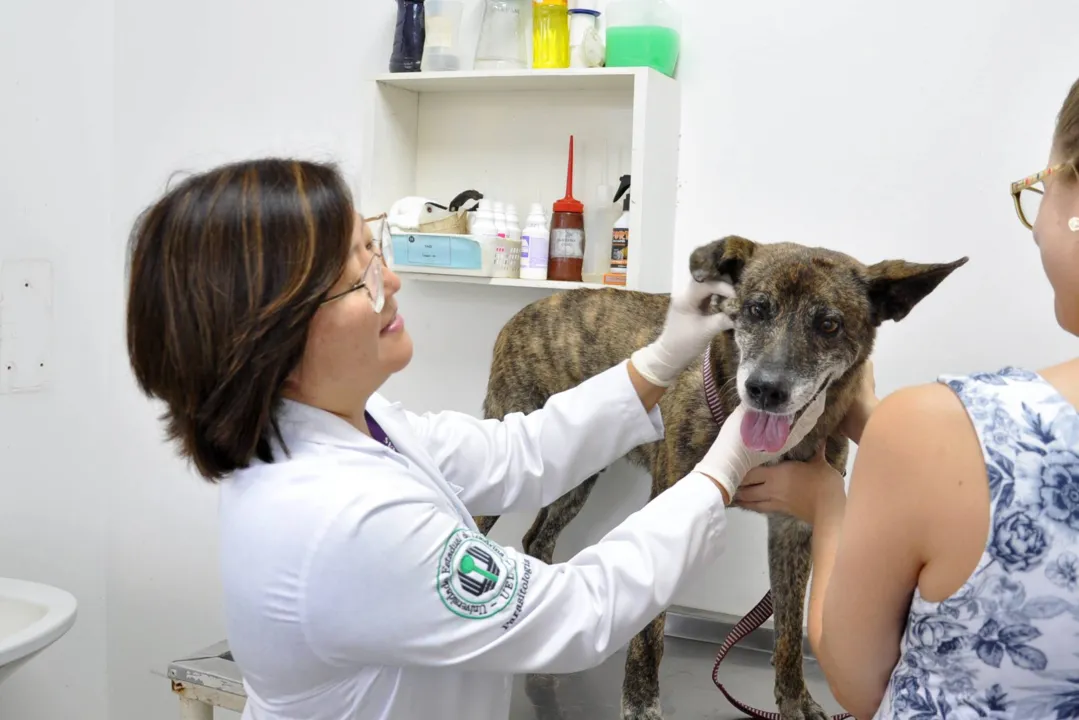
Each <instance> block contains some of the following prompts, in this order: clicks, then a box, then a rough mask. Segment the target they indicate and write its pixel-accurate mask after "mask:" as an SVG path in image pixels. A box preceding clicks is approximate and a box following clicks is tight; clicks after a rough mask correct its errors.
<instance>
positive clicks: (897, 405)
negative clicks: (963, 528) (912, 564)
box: [851, 383, 986, 523]
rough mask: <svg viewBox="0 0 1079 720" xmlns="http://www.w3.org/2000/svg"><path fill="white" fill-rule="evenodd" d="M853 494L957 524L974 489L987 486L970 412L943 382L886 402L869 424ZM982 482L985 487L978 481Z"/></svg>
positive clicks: (905, 391) (929, 519) (922, 517)
mask: <svg viewBox="0 0 1079 720" xmlns="http://www.w3.org/2000/svg"><path fill="white" fill-rule="evenodd" d="M855 462H856V465H855V471H854V473H853V475H852V478H851V492H852V493H853V492H854V491H855V483H859V484H861V486H862V488H861V491H862V492H871V493H873V494H875V495H884V496H887V498H888V501H889V502H894V503H896V507H897V509H898V508H900V507H902V508H905V509H906V510H908V511H909V512H912V513H915V514H917V515H919V516H920V517H919V518H911V519H920V520H924V521H926V522H929V523H932V522H934V521H943V520H945V519H947V520H948V521H955V519H956V518H954V517H952V516H947V513H948V512H950V510H949V508H955V507H962V506H964V505H965V504H966V501H967V500H969V499H970V498H965V496H966V495H967V494H969V493H970V492H971V489H972V488H974V492H978V490H977V488H978V487H979V486H985V482H984V479H985V473H986V470H985V462H984V460H983V456H982V448H981V443H980V442H979V440H978V436H977V433H976V432H975V430H974V426H973V424H972V423H971V421H970V418H969V416H968V415H967V411H966V409H965V408H964V407H963V404H962V402H961V401H960V400H959V398H958V396H956V394H955V393H954V392H953V391H952V389H951V388H949V387H948V386H946V385H944V384H942V383H930V384H925V385H917V386H913V387H909V388H904V389H902V390H899V391H897V392H895V393H893V394H891V395H889V396H887V397H885V398H884V399H883V400H882V401H881V403H880V405H879V406H878V407H877V409H876V410H875V411H874V413H873V414H872V415H871V416H870V418H869V422H868V423H867V424H866V427H865V432H864V433H863V435H862V444H861V445H860V446H859V447H858V455H857V457H856V461H855ZM979 480H981V482H979Z"/></svg>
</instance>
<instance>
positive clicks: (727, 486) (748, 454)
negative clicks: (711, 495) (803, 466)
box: [693, 390, 828, 499]
mask: <svg viewBox="0 0 1079 720" xmlns="http://www.w3.org/2000/svg"><path fill="white" fill-rule="evenodd" d="M827 394H828V392H827V390H824V391H822V392H821V393H820V394H819V395H817V397H816V399H814V400H813V401H812V402H811V403H809V405H807V406H806V408H805V410H804V411H803V412H802V416H801V417H800V418H798V422H796V423H795V424H794V427H792V428H791V433H790V436H789V437H788V438H787V442H786V443H784V445H783V447H782V448H781V449H780V450H778V451H777V452H761V451H756V450H750V449H749V448H748V447H746V444H745V442H743V441H742V418H744V417H745V413H746V410H745V406H744V405H739V406H738V407H737V408H736V409H735V411H734V412H733V413H731V416H730V417H729V418H727V420H726V422H724V423H723V426H722V427H721V428H720V429H719V435H718V436H717V437H716V439H715V442H713V443H712V447H710V448H709V449H708V452H707V453H705V455H704V457H703V458H702V459H701V461H700V462H699V463H697V465H696V467H694V468H693V471H694V472H698V473H702V474H704V475H707V476H708V477H710V478H712V479H713V480H715V481H716V482H718V483H719V484H720V485H722V486H723V489H724V490H726V491H727V497H728V498H732V499H733V498H734V493H735V492H737V490H738V486H739V485H741V484H742V480H743V479H744V478H745V476H746V474H747V473H748V472H749V471H750V470H752V469H753V468H755V467H757V466H758V465H763V464H764V463H766V462H769V461H770V460H775V459H776V458H779V457H781V456H782V455H783V454H784V453H786V452H788V451H789V450H790V449H791V448H793V447H794V446H795V445H797V444H798V443H800V442H802V440H803V439H804V438H805V436H806V435H808V434H809V431H810V430H812V429H813V427H814V426H815V425H816V424H817V420H818V419H820V416H821V413H822V412H824V400H825V397H826V396H827Z"/></svg>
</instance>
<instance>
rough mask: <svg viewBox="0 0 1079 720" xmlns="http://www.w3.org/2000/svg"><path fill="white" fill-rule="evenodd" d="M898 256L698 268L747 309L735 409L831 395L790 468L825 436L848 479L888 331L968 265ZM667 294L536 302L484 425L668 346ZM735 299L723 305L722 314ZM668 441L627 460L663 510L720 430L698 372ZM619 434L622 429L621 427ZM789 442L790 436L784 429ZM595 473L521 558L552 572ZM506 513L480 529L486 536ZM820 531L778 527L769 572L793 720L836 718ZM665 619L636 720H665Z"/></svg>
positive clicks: (764, 415) (725, 400)
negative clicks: (806, 625)
mask: <svg viewBox="0 0 1079 720" xmlns="http://www.w3.org/2000/svg"><path fill="white" fill-rule="evenodd" d="M966 261H967V258H965V257H964V258H961V259H960V260H957V261H955V262H952V263H948V264H931V265H923V264H916V263H909V262H905V261H902V260H888V261H884V262H880V263H877V264H876V265H871V266H868V267H867V266H866V265H863V264H862V263H860V262H859V261H857V260H855V259H854V258H852V257H850V256H848V255H845V254H843V253H839V252H834V251H831V250H827V249H822V248H810V247H805V246H801V245H796V244H791V243H779V244H758V243H755V242H752V241H750V240H747V239H745V238H742V237H737V236H729V237H725V238H723V239H720V240H717V241H714V242H712V243H709V244H707V245H705V246H702V247H699V248H697V249H696V250H694V252H693V253H692V254H691V256H690V263H689V265H690V271H691V273H692V274H693V276H694V278H696V279H697V280H709V279H720V278H725V279H728V280H730V281H732V282H733V284H734V287H735V291H736V294H735V297H733V298H729V299H722V298H718V297H714V298H713V300H712V301H711V309H712V310H713V311H715V310H718V309H720V308H722V310H723V311H724V312H726V313H728V314H729V315H730V317H731V318H732V319H733V321H734V329H733V330H732V331H729V332H725V333H723V334H722V335H720V336H718V337H716V338H715V339H714V340H713V341H712V343H711V346H710V348H709V350H708V352H710V353H711V360H712V368H713V372H714V373H715V381H716V387H717V388H719V389H720V393H719V394H720V396H721V401H722V404H723V410H724V412H725V413H728V414H729V413H730V412H731V411H732V410H733V409H734V408H735V407H736V406H737V405H738V403H739V402H744V403H746V404H747V408H748V409H751V410H752V411H754V412H755V413H757V414H758V415H757V417H758V418H759V421H760V422H775V421H776V420H777V417H778V416H787V417H788V418H790V417H792V416H793V415H795V414H796V413H798V412H799V411H800V410H801V409H802V408H803V407H804V405H805V404H807V403H808V402H809V401H810V399H811V398H812V397H813V396H815V395H816V393H817V391H818V390H819V389H821V387H822V386H826V388H827V403H826V407H825V410H824V412H823V414H822V415H821V418H820V420H819V421H818V423H817V425H816V427H815V428H814V429H813V430H812V431H810V433H809V434H808V435H807V436H806V437H805V439H804V440H803V441H802V442H801V443H800V444H799V445H798V446H797V447H795V448H794V449H793V450H791V451H790V452H789V453H787V454H786V456H785V459H789V460H808V459H810V458H811V457H812V456H813V454H814V449H815V448H817V447H819V446H820V443H821V442H822V441H824V440H825V439H827V445H826V453H825V454H826V457H827V459H828V462H830V463H831V464H832V465H833V466H834V467H835V468H837V469H839V470H840V471H841V472H842V471H843V470H844V469H845V467H846V461H847V450H848V441H847V439H846V438H845V437H843V436H842V435H841V434H840V432H839V426H840V423H841V421H842V419H843V417H844V415H845V414H846V412H847V409H848V408H849V407H850V405H851V402H852V401H853V400H854V398H855V396H856V393H857V389H858V385H859V382H860V380H861V374H862V370H863V367H864V364H865V361H866V359H867V358H868V357H869V356H870V353H871V352H872V351H873V344H874V340H875V338H876V333H877V328H878V326H880V324H881V323H882V322H884V321H886V320H892V321H898V320H901V319H903V318H904V317H906V315H907V313H909V312H910V311H911V309H912V308H913V307H914V306H915V305H916V304H917V303H918V302H920V301H921V300H922V299H923V298H924V297H926V296H927V295H928V294H929V293H930V292H932V291H933V290H934V289H935V288H936V287H937V286H938V285H939V284H940V282H941V281H943V280H944V279H945V278H946V277H948V275H950V274H951V273H952V271H954V270H955V269H956V268H958V267H960V266H961V265H963V264H965V263H966ZM668 302H669V296H667V295H660V294H648V293H641V292H632V291H626V290H619V289H613V288H612V289H602V290H590V289H580V290H571V291H568V292H563V293H561V294H556V295H553V296H551V297H548V298H545V299H542V300H539V301H537V302H534V303H532V304H531V305H529V306H527V307H525V308H524V309H522V310H521V311H520V312H519V313H517V314H516V315H515V316H514V317H513V318H512V319H511V320H510V321H509V322H508V323H507V324H506V326H505V327H504V328H503V329H502V331H501V332H500V333H499V335H498V338H497V341H496V343H495V348H494V359H493V364H492V366H491V374H490V380H489V383H488V386H487V396H486V400H485V402H484V414H485V416H487V417H491V418H502V417H504V416H505V415H507V414H508V413H513V412H523V413H527V412H530V411H532V410H535V409H537V408H540V407H542V406H543V405H544V403H545V402H546V400H547V398H549V397H550V396H551V395H553V394H554V393H557V392H560V391H562V390H566V389H568V388H571V387H574V386H575V385H577V384H579V383H580V382H582V381H583V380H585V379H586V378H589V377H591V376H593V375H595V374H597V373H599V372H601V371H603V370H606V369H607V368H610V367H612V366H613V365H616V364H617V363H619V362H621V361H622V360H624V359H626V358H628V357H629V356H630V354H631V353H632V352H633V351H634V350H636V349H637V348H639V347H643V346H644V345H646V344H648V343H650V342H652V341H653V340H655V339H656V337H657V336H658V335H659V332H660V330H661V329H662V327H663V323H664V320H665V317H666V312H667V305H668ZM720 303H722V304H720ZM660 408H661V411H662V414H663V419H664V425H665V428H666V432H665V438H664V439H663V440H661V441H659V442H656V443H651V444H648V445H642V446H640V447H638V448H636V449H634V450H632V451H631V452H630V453H629V454H628V456H627V459H628V460H629V461H630V462H631V463H633V464H635V465H638V466H640V467H643V468H644V469H646V470H647V471H649V473H650V474H651V476H652V497H653V498H654V497H655V496H657V495H658V494H659V493H661V492H663V490H665V489H666V488H668V487H670V486H671V485H672V484H673V483H675V482H677V481H678V480H679V479H680V478H682V477H684V476H685V475H686V474H687V473H689V472H690V471H691V470H692V469H693V467H694V465H696V463H697V462H698V461H699V460H700V459H701V458H702V457H703V455H704V453H705V451H707V449H708V448H709V446H710V445H711V444H712V442H713V440H714V439H715V437H716V435H717V434H718V432H719V425H718V424H717V423H716V421H715V420H714V419H713V417H712V413H711V412H710V411H709V408H708V405H707V402H706V400H705V395H704V389H703V380H702V375H701V362H700V361H695V362H694V363H693V364H692V365H691V366H690V367H689V368H688V369H687V370H686V371H685V372H683V373H682V375H681V376H680V377H679V378H678V379H677V381H676V382H675V383H674V384H673V385H672V386H671V387H670V388H669V390H668V391H667V393H666V395H664V397H663V399H662V401H661V402H660ZM611 431H612V432H617V429H614V428H612V430H611ZM780 433H782V431H780ZM596 477H598V476H597V475H594V476H592V477H590V478H588V479H587V480H585V481H584V483H582V484H581V485H580V486H579V487H578V488H577V489H575V490H572V491H570V492H568V493H566V494H565V495H564V496H563V497H561V498H559V499H558V500H556V501H555V502H554V503H552V504H551V505H549V506H548V507H546V508H544V509H543V510H541V511H540V512H539V514H538V515H537V517H536V519H535V522H534V523H533V524H532V527H531V529H530V530H529V531H528V533H527V534H526V535H525V537H524V539H523V550H524V551H525V552H526V553H528V554H529V555H532V556H534V557H537V558H540V559H541V560H543V561H545V562H548V563H549V562H551V560H552V556H553V554H554V548H555V542H556V541H557V539H558V534H559V533H560V532H561V531H562V529H563V528H565V527H566V525H567V524H569V522H570V521H571V520H572V519H573V518H574V517H575V516H576V515H577V513H578V512H579V511H580V509H581V507H582V506H583V505H584V503H585V500H586V499H587V498H588V494H589V492H591V490H592V487H593V485H594V484H595V482H596ZM497 519H498V518H497V517H480V518H476V521H477V523H478V524H479V526H480V528H481V529H482V530H483V532H485V533H486V532H488V531H489V530H490V529H491V527H492V526H493V525H494V524H495V522H496V521H497ZM810 564H811V562H810V528H809V526H807V525H805V524H803V523H802V522H800V521H798V520H795V519H794V518H791V517H789V516H783V515H770V516H769V517H768V566H769V578H770V582H771V587H772V592H773V599H774V605H775V628H776V643H775V652H774V657H773V660H774V665H775V671H776V679H775V699H776V703H777V705H778V708H779V713H780V715H781V716H782V718H783V720H824V718H826V715H825V713H824V712H823V711H822V709H821V707H820V706H819V705H818V704H817V702H816V701H814V700H813V698H812V697H810V695H809V692H808V691H807V689H806V686H805V680H804V677H803V674H802V659H803V658H802V627H803V606H804V601H805V593H806V586H807V583H808V580H809V572H810ZM664 617H665V615H660V616H659V617H657V618H655V620H653V622H652V623H651V624H650V625H649V626H648V627H647V628H645V629H644V630H643V631H642V632H641V633H640V634H638V635H637V636H636V637H634V638H633V640H632V641H631V643H630V647H629V654H628V657H627V660H626V665H625V676H624V679H623V688H622V712H623V717H624V718H626V719H627V720H646V719H647V720H654V719H657V718H661V717H662V712H661V708H660V700H659V697H660V695H659V664H660V660H661V658H662V655H663V627H664Z"/></svg>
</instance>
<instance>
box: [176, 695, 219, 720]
mask: <svg viewBox="0 0 1079 720" xmlns="http://www.w3.org/2000/svg"><path fill="white" fill-rule="evenodd" d="M180 720H214V706H213V705H209V704H207V703H204V702H201V701H199V700H194V699H192V698H186V697H183V696H180Z"/></svg>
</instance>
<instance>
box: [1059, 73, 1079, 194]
mask: <svg viewBox="0 0 1079 720" xmlns="http://www.w3.org/2000/svg"><path fill="white" fill-rule="evenodd" d="M1053 148H1054V149H1055V150H1056V151H1057V154H1058V155H1059V156H1060V159H1061V161H1063V162H1066V163H1071V165H1072V168H1073V169H1074V170H1075V173H1076V174H1079V80H1076V81H1075V84H1073V85H1072V87H1071V91H1070V92H1069V93H1068V97H1067V98H1065V99H1064V104H1063V105H1062V106H1061V108H1060V114H1059V115H1058V116H1057V129H1056V132H1054V133H1053ZM1073 177H1074V174H1073Z"/></svg>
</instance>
